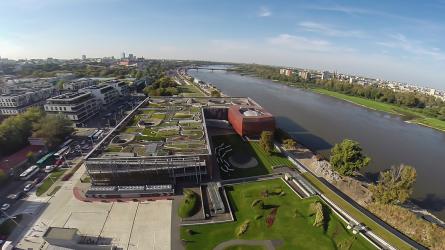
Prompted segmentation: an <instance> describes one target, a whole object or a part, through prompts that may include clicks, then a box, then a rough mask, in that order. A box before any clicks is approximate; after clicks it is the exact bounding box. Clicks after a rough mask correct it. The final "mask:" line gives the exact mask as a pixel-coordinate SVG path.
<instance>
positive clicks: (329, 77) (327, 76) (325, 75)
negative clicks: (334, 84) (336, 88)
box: [321, 71, 332, 80]
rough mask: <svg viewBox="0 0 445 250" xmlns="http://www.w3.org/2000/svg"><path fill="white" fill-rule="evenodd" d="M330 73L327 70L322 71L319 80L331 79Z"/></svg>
mask: <svg viewBox="0 0 445 250" xmlns="http://www.w3.org/2000/svg"><path fill="white" fill-rule="evenodd" d="M331 77H332V74H331V73H330V72H329V71H323V72H322V73H321V80H329V79H331Z"/></svg>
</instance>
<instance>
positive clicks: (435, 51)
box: [377, 33, 445, 60]
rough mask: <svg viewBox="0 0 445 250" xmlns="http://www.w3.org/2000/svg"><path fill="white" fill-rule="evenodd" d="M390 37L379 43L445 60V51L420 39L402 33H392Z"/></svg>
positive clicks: (418, 54)
mask: <svg viewBox="0 0 445 250" xmlns="http://www.w3.org/2000/svg"><path fill="white" fill-rule="evenodd" d="M388 37H389V40H387V41H382V42H377V44H378V45H381V46H384V47H388V48H393V49H401V50H404V51H405V52H408V53H410V54H414V55H417V56H427V57H431V58H433V59H436V60H445V53H444V52H443V51H441V50H440V49H439V48H436V47H431V48H430V47H427V46H425V45H423V44H422V43H421V42H420V41H417V40H411V39H408V38H407V37H406V36H405V35H403V34H400V33H396V34H390V35H389V36H388Z"/></svg>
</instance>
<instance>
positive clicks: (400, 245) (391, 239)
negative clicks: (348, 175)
mask: <svg viewBox="0 0 445 250" xmlns="http://www.w3.org/2000/svg"><path fill="white" fill-rule="evenodd" d="M302 175H303V176H304V177H305V178H306V179H307V180H309V182H310V183H312V185H314V186H315V187H316V188H317V189H318V190H320V191H321V192H322V193H323V194H324V195H326V197H328V198H329V199H330V200H331V201H333V202H334V203H335V204H336V205H337V206H339V207H341V208H342V209H343V210H345V211H346V212H347V213H348V214H350V215H351V216H352V217H354V218H355V219H356V220H358V221H360V222H362V223H365V225H366V226H367V227H368V228H370V229H371V230H372V231H373V232H374V233H375V234H377V235H379V236H380V237H381V238H383V239H384V240H386V241H387V242H388V243H390V244H391V245H392V246H394V247H396V248H397V249H410V247H409V246H408V245H407V244H405V242H403V241H401V240H400V239H399V238H397V237H396V236H395V235H394V234H392V233H390V232H388V231H387V230H386V229H385V228H383V227H381V226H380V225H378V224H377V223H375V222H374V221H373V220H371V219H370V218H369V217H368V216H366V215H364V214H363V213H362V212H360V211H359V210H357V209H356V208H355V207H353V206H352V205H351V204H349V203H348V202H346V201H344V200H343V199H342V198H341V197H340V196H338V195H337V194H336V193H334V192H333V191H331V190H330V189H329V188H328V187H326V185H325V184H323V183H322V182H321V181H320V180H318V179H317V178H316V177H315V176H314V175H312V174H311V173H309V172H306V173H304V174H302Z"/></svg>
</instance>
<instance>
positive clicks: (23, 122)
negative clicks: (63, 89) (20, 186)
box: [0, 107, 74, 156]
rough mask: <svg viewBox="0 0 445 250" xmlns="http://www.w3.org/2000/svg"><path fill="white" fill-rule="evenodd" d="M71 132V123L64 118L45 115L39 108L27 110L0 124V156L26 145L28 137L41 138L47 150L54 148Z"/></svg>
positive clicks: (72, 129)
mask: <svg viewBox="0 0 445 250" xmlns="http://www.w3.org/2000/svg"><path fill="white" fill-rule="evenodd" d="M73 131H74V128H73V126H72V122H71V121H70V120H68V119H67V118H65V117H64V116H61V115H46V113H45V112H43V110H42V109H40V108H35V107H33V108H29V109H28V110H27V111H26V112H24V113H22V114H19V115H17V116H13V117H9V118H7V119H5V120H4V121H3V122H2V123H1V124H0V149H1V150H0V156H6V155H10V154H12V153H14V152H16V151H17V150H20V149H21V148H23V147H24V146H26V145H28V143H29V142H28V138H29V137H30V136H33V137H38V138H42V139H43V140H44V141H45V143H46V145H47V146H48V147H49V148H53V147H56V146H58V145H59V144H60V143H61V142H63V140H64V139H65V137H66V136H68V135H70V134H71V133H72V132H73Z"/></svg>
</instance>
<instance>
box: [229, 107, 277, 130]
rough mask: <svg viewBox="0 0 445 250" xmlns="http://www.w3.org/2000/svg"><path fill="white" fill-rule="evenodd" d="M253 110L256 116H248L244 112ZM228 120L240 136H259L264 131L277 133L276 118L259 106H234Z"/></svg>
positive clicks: (230, 109)
mask: <svg viewBox="0 0 445 250" xmlns="http://www.w3.org/2000/svg"><path fill="white" fill-rule="evenodd" d="M246 110H253V111H254V112H257V113H258V115H256V116H246V115H245V114H243V111H246ZM228 120H229V123H230V124H231V125H232V127H233V129H234V130H235V131H236V133H238V134H239V135H240V136H259V135H260V134H261V132H263V131H275V118H274V117H273V116H272V114H270V113H268V112H267V111H265V110H264V109H260V108H258V107H257V106H232V107H230V108H229V112H228Z"/></svg>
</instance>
